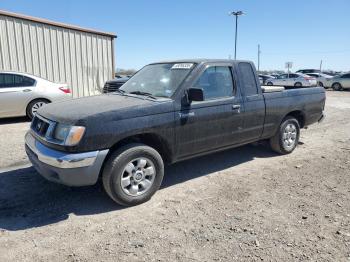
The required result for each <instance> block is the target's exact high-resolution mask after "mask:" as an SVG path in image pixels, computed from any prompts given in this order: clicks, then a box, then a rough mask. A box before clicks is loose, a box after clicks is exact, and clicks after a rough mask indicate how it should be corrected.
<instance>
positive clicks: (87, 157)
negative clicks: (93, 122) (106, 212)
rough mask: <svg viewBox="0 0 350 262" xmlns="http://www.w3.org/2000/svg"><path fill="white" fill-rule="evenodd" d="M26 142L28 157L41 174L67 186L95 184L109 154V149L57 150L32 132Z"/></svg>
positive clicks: (26, 137)
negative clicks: (71, 151)
mask: <svg viewBox="0 0 350 262" xmlns="http://www.w3.org/2000/svg"><path fill="white" fill-rule="evenodd" d="M25 143H26V144H25V148H26V153H27V155H28V158H29V160H30V161H31V162H32V164H33V167H34V168H35V169H36V170H37V171H38V172H39V174H40V175H42V176H43V177H45V178H46V179H47V180H50V181H52V182H56V183H60V184H64V185H67V186H87V185H93V184H95V183H96V182H97V179H98V176H99V174H100V170H101V167H102V164H103V162H104V160H105V158H106V156H107V154H108V149H106V150H101V151H91V152H84V153H76V154H70V153H65V152H61V151H57V150H54V149H51V148H49V147H47V146H45V145H44V144H42V143H40V142H39V141H38V140H36V139H35V138H34V137H33V136H32V134H30V132H28V133H27V134H26V136H25Z"/></svg>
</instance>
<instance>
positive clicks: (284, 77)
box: [279, 74, 288, 79]
mask: <svg viewBox="0 0 350 262" xmlns="http://www.w3.org/2000/svg"><path fill="white" fill-rule="evenodd" d="M287 77H288V75H286V74H284V75H280V76H279V79H287Z"/></svg>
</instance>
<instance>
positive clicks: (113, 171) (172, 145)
mask: <svg viewBox="0 0 350 262" xmlns="http://www.w3.org/2000/svg"><path fill="white" fill-rule="evenodd" d="M324 105H325V92H324V89H323V88H319V87H311V88H296V89H290V90H284V88H283V87H281V88H280V87H261V86H260V84H259V78H258V76H257V74H256V71H255V67H254V65H253V63H251V62H249V61H236V60H235V61H232V60H204V59H201V60H198V59H197V60H196V59H194V60H181V61H168V62H160V63H153V64H150V65H147V66H145V67H144V68H143V69H141V70H140V71H139V72H138V73H136V74H135V75H134V76H133V77H132V78H131V79H130V80H129V81H127V82H126V83H125V84H124V85H123V86H122V87H121V88H120V89H118V90H117V91H116V92H114V93H110V94H106V95H100V96H94V97H86V98H79V99H75V100H72V101H66V102H60V103H55V104H50V105H47V106H45V107H43V108H42V109H40V110H39V111H38V113H37V115H36V116H35V117H34V119H33V121H32V124H31V129H30V131H28V133H27V134H26V137H25V140H26V151H27V154H28V156H29V159H30V160H31V162H32V163H33V166H34V167H35V168H36V170H37V171H38V172H39V173H40V174H41V175H42V176H44V177H45V178H47V179H48V180H50V181H54V182H58V183H61V184H65V185H68V186H85V185H92V184H95V183H96V182H97V181H98V179H99V177H101V178H102V181H103V186H104V188H105V190H106V192H107V193H108V195H109V196H110V197H111V198H112V199H113V200H114V201H116V202H117V203H119V204H122V205H136V204H139V203H142V202H145V201H147V200H148V199H150V198H151V196H152V195H153V194H154V193H155V192H156V191H157V190H158V188H159V187H160V185H161V182H162V179H163V175H164V165H165V164H171V163H174V162H177V161H181V160H184V159H188V158H192V157H195V156H199V155H203V154H208V153H212V152H216V151H219V150H224V149H227V148H231V147H237V146H240V145H244V144H248V143H252V142H256V141H260V140H267V141H269V142H270V145H271V148H272V149H273V150H274V151H276V152H278V153H280V154H288V153H291V152H292V151H293V150H294V149H295V147H296V146H297V144H298V140H299V135H300V129H301V128H305V127H307V126H308V125H311V124H313V123H316V122H318V121H320V120H321V119H322V118H323V109H324Z"/></svg>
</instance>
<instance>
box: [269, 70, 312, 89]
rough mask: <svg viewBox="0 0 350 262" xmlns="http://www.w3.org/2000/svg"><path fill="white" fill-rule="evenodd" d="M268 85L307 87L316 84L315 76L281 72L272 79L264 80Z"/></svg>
mask: <svg viewBox="0 0 350 262" xmlns="http://www.w3.org/2000/svg"><path fill="white" fill-rule="evenodd" d="M266 82H267V83H266V84H267V85H268V86H295V87H309V86H316V85H317V81H316V78H314V77H311V76H308V75H304V74H297V73H290V74H282V75H279V76H277V77H276V78H274V79H268V80H267V81H266Z"/></svg>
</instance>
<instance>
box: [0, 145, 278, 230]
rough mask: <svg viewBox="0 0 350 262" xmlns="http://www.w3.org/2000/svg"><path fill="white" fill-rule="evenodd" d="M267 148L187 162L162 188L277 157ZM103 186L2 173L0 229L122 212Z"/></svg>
mask: <svg viewBox="0 0 350 262" xmlns="http://www.w3.org/2000/svg"><path fill="white" fill-rule="evenodd" d="M274 156H276V154H274V153H272V152H271V151H270V150H269V149H268V148H266V147H265V146H252V145H248V146H244V147H240V148H236V149H231V150H227V151H224V152H220V153H216V154H211V155H208V156H204V157H200V158H196V159H192V160H187V161H184V162H181V163H177V164H175V165H172V166H169V167H167V168H166V172H165V173H166V175H165V177H164V180H163V185H162V187H161V189H164V188H167V187H170V186H174V185H176V184H179V183H182V182H185V181H188V180H191V179H195V178H197V177H201V176H206V175H208V174H210V173H213V172H217V171H220V170H224V169H227V168H230V167H234V166H237V165H239V164H241V163H245V162H248V161H251V160H254V158H266V157H274ZM122 208H123V207H121V206H119V205H117V204H115V203H114V202H113V201H112V200H110V198H109V197H108V196H107V195H106V194H105V192H104V190H103V188H102V185H101V183H98V184H96V185H95V186H91V187H82V188H69V187H66V186H62V185H58V184H54V183H51V182H48V181H46V180H45V179H43V178H41V177H40V176H39V175H38V174H37V173H36V171H35V170H34V169H33V168H32V167H29V168H22V169H17V170H13V171H8V172H3V173H0V229H1V228H2V229H6V230H12V231H15V230H23V229H29V228H33V227H41V226H45V225H48V224H53V223H56V222H59V221H62V220H65V219H67V218H68V216H69V214H71V213H73V214H75V215H77V216H82V215H90V214H99V213H105V212H109V211H112V210H113V211H115V210H120V209H122Z"/></svg>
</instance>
